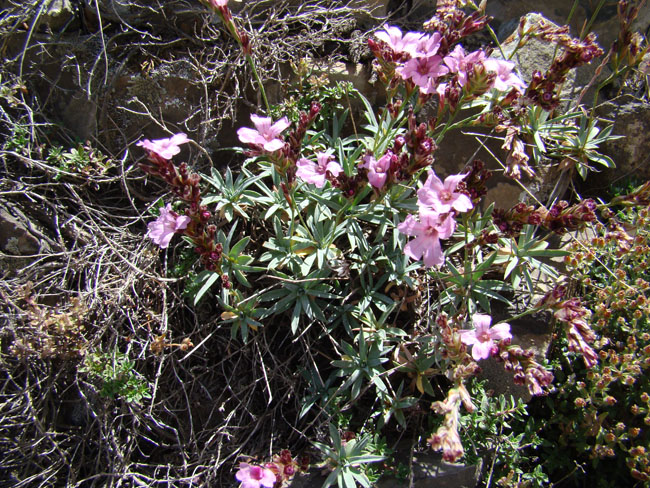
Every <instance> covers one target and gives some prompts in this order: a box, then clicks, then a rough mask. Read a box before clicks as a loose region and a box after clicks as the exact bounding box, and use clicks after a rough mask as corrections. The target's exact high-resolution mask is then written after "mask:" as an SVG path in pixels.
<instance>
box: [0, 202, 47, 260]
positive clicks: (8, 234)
mask: <svg viewBox="0 0 650 488" xmlns="http://www.w3.org/2000/svg"><path fill="white" fill-rule="evenodd" d="M35 227H36V224H34V223H33V222H32V221H31V219H29V218H28V217H27V216H26V215H25V214H24V213H23V212H21V211H20V210H19V209H18V208H16V207H15V206H13V205H11V206H9V205H6V204H2V205H1V206H0V249H2V251H3V252H6V253H7V254H12V255H14V256H28V255H33V254H38V253H40V252H43V251H47V250H49V245H48V244H47V243H46V242H44V241H43V240H42V239H39V238H38V237H37V235H38V234H40V232H38V231H36V230H35Z"/></svg>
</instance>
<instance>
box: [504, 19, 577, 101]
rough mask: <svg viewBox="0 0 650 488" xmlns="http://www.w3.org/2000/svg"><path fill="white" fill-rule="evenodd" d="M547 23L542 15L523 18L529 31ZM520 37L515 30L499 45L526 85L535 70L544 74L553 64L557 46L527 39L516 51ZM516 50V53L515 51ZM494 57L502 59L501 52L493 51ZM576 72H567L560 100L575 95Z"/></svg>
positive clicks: (534, 39) (535, 39)
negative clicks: (542, 23)
mask: <svg viewBox="0 0 650 488" xmlns="http://www.w3.org/2000/svg"><path fill="white" fill-rule="evenodd" d="M541 21H547V22H548V19H546V18H545V17H544V16H543V15H541V14H538V13H530V14H527V15H526V16H525V23H526V27H525V29H530V27H531V26H533V25H535V24H538V23H540V22H541ZM520 39H521V38H520V37H519V35H518V32H517V30H516V26H515V31H514V32H513V33H512V34H511V35H510V36H509V37H508V38H507V40H506V41H505V42H503V43H502V44H501V49H502V51H503V55H504V56H505V58H506V59H509V60H510V61H513V62H515V63H516V64H517V71H519V74H520V75H521V77H522V78H523V80H524V81H525V82H526V83H529V82H530V80H531V78H532V76H533V73H534V72H535V71H536V70H539V71H541V72H542V73H544V72H545V71H546V70H547V69H548V68H549V67H550V66H551V63H552V62H553V58H554V56H555V53H556V49H557V45H556V44H554V43H550V42H546V41H542V40H540V39H537V38H532V39H529V40H528V41H527V42H526V43H525V44H524V45H523V46H521V47H519V48H518V49H517V46H518V44H519V41H520ZM515 49H516V51H515ZM492 56H494V57H497V58H498V57H502V56H501V52H500V51H499V50H498V49H495V50H494V52H493V53H492ZM576 91H577V89H576V72H575V70H572V71H571V72H569V74H568V76H567V79H566V81H565V82H564V85H563V86H562V91H561V92H560V97H561V98H562V99H571V98H572V97H573V96H574V95H575V94H576Z"/></svg>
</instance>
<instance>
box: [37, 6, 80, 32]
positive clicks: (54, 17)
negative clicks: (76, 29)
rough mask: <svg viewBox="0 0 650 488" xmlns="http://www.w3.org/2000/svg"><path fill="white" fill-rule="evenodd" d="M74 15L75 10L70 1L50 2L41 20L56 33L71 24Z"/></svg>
mask: <svg viewBox="0 0 650 488" xmlns="http://www.w3.org/2000/svg"><path fill="white" fill-rule="evenodd" d="M74 15H75V9H74V7H73V5H72V2H71V1H70V0H50V1H49V4H48V5H47V6H46V7H45V8H44V10H43V13H42V16H41V18H40V20H41V21H43V22H44V23H45V24H46V25H47V26H48V27H49V28H50V29H52V30H53V31H55V32H56V31H59V30H61V29H62V28H63V27H65V26H66V25H67V24H68V23H69V22H71V21H72V20H73V19H74Z"/></svg>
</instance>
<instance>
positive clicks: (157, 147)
mask: <svg viewBox="0 0 650 488" xmlns="http://www.w3.org/2000/svg"><path fill="white" fill-rule="evenodd" d="M186 142H190V140H189V139H188V137H187V134H183V133H180V134H175V135H173V136H171V137H170V138H168V139H156V140H155V141H150V140H149V139H143V140H142V141H139V142H138V143H137V144H136V146H142V147H144V148H145V149H146V150H147V151H150V152H152V153H155V154H157V155H158V156H160V157H161V158H163V159H171V158H172V157H174V156H176V155H177V154H178V153H179V152H181V149H180V148H179V147H178V146H180V145H181V144H185V143H186Z"/></svg>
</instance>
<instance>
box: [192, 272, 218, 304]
mask: <svg viewBox="0 0 650 488" xmlns="http://www.w3.org/2000/svg"><path fill="white" fill-rule="evenodd" d="M220 278H221V276H219V273H215V272H214V271H207V270H206V271H201V273H199V275H198V277H197V280H196V281H197V282H198V283H200V282H203V284H202V285H201V288H199V291H197V292H196V295H194V300H193V301H192V304H193V305H194V306H196V305H197V304H198V303H199V301H201V298H203V295H205V294H206V293H207V291H208V290H209V289H210V287H212V285H214V284H215V282H216V281H217V280H219V279H220Z"/></svg>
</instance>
